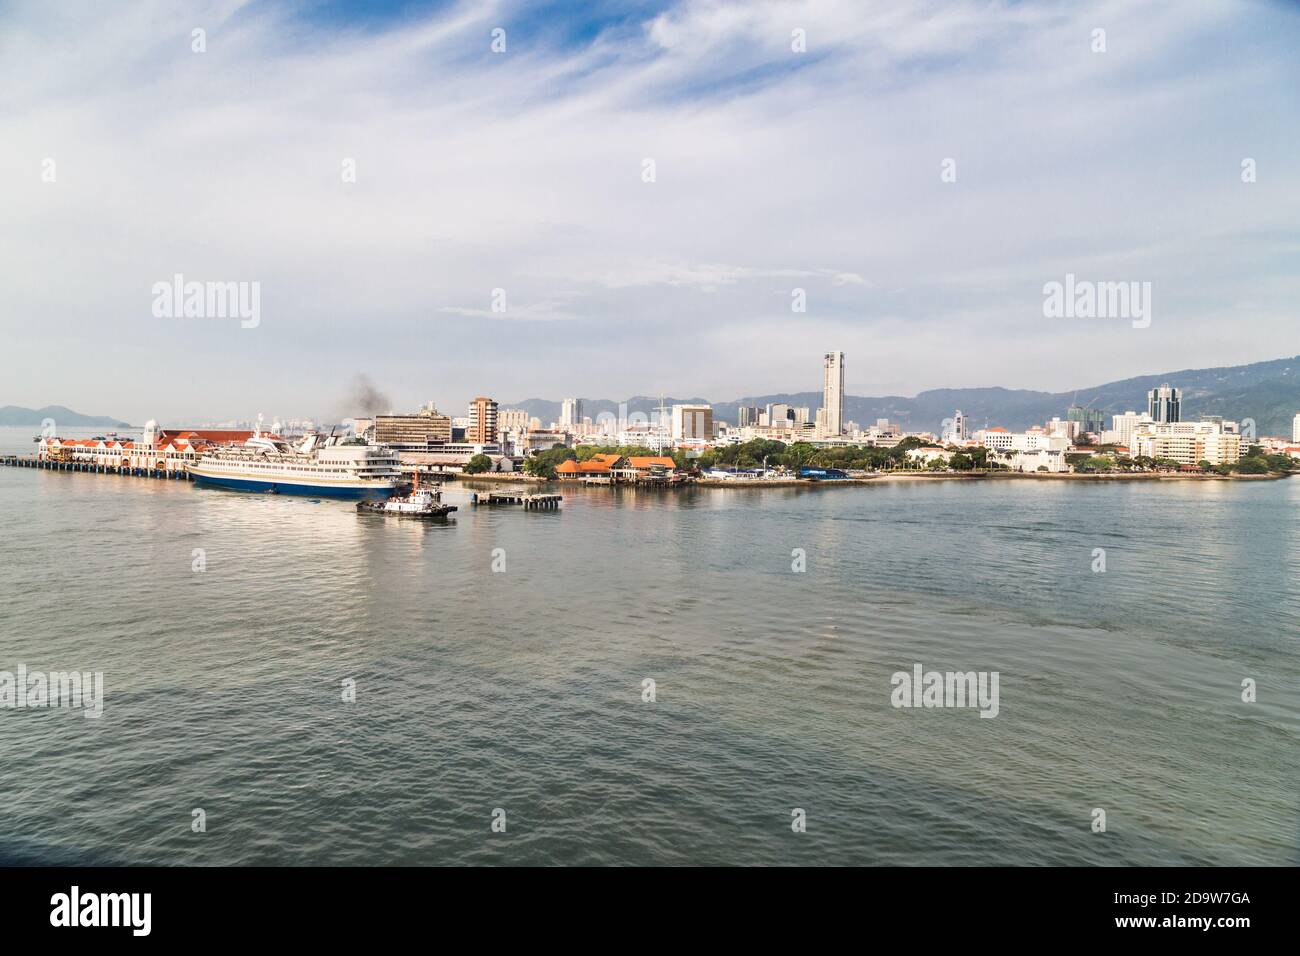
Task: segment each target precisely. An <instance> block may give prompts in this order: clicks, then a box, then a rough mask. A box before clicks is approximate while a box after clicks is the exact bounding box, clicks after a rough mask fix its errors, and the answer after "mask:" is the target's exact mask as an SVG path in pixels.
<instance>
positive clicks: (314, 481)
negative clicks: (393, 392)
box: [189, 429, 402, 500]
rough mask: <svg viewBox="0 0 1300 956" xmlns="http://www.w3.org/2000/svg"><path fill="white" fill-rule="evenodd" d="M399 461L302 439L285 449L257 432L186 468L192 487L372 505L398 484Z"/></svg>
mask: <svg viewBox="0 0 1300 956" xmlns="http://www.w3.org/2000/svg"><path fill="white" fill-rule="evenodd" d="M399 464H400V459H399V458H398V456H397V453H396V452H393V451H392V450H390V449H389V448H387V447H385V446H383V445H367V444H364V443H362V442H359V441H357V440H355V439H351V440H349V441H340V440H339V439H337V438H334V437H333V436H328V437H326V436H321V435H308V436H306V437H305V438H303V439H302V440H301V441H300V442H299V443H298V444H296V445H294V444H290V443H289V442H287V441H285V440H284V439H282V438H278V437H277V436H274V435H264V434H262V433H261V431H260V429H259V430H258V431H255V432H254V433H253V434H252V436H251V437H250V438H249V439H248V440H247V441H246V442H244V444H242V445H227V446H224V447H221V448H219V449H214V450H211V451H208V452H207V453H205V454H204V455H203V456H202V457H201V458H199V460H198V461H197V462H195V463H194V464H192V465H190V466H189V472H190V474H191V475H192V476H193V477H194V480H195V482H197V483H200V484H204V485H214V486H216V487H219V488H234V489H238V490H240V491H261V492H267V493H270V494H286V495H312V496H314V497H330V498H353V499H356V498H361V499H369V500H378V499H383V498H388V497H389V496H391V495H393V494H394V493H395V492H396V491H397V489H398V486H399V485H401V483H402V472H401V469H400V468H399V467H398V466H399Z"/></svg>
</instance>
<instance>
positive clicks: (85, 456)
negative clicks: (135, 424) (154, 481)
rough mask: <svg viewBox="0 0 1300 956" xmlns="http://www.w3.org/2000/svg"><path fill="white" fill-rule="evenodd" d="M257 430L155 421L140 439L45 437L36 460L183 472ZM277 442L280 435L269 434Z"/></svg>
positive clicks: (245, 438)
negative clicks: (176, 425)
mask: <svg viewBox="0 0 1300 956" xmlns="http://www.w3.org/2000/svg"><path fill="white" fill-rule="evenodd" d="M254 434H256V431H255V430H253V429H247V430H246V429H240V428H163V427H162V426H160V425H159V424H158V423H157V422H156V421H153V420H152V419H151V420H149V421H148V422H146V423H145V426H144V432H143V434H141V436H140V438H139V439H126V440H123V439H120V438H118V437H117V436H115V435H109V436H106V437H103V438H80V439H76V438H58V437H56V436H48V437H42V438H41V440H40V443H39V444H38V445H37V446H36V457H37V458H38V459H40V460H43V461H80V462H85V463H87V464H91V465H94V466H96V467H105V468H130V469H134V468H140V469H145V470H150V471H164V472H168V473H172V472H183V471H187V470H188V469H189V466H190V465H192V464H194V463H196V462H198V460H199V459H200V458H201V457H203V455H205V454H206V453H208V452H209V451H212V450H213V449H216V448H219V447H222V446H226V445H232V446H234V445H242V444H244V442H246V441H248V440H249V439H250V438H252V437H253V435H254ZM263 437H267V438H270V439H272V440H275V441H279V440H280V436H279V435H274V434H273V435H265V434H264V436H263Z"/></svg>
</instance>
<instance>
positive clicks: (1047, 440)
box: [972, 428, 1070, 453]
mask: <svg viewBox="0 0 1300 956" xmlns="http://www.w3.org/2000/svg"><path fill="white" fill-rule="evenodd" d="M972 437H973V438H974V439H975V441H977V442H979V443H980V444H981V445H983V446H984V447H985V448H988V449H990V450H992V451H1018V452H1022V453H1023V452H1032V451H1064V450H1065V449H1066V448H1069V447H1070V439H1069V438H1067V437H1064V436H1061V435H1051V434H1048V433H1047V432H1046V431H1045V430H1043V429H1041V428H1031V429H1029V430H1027V431H1023V432H1009V431H1007V430H1006V429H1005V428H983V429H980V430H979V431H977V432H976V433H975V434H974V435H973V436H972Z"/></svg>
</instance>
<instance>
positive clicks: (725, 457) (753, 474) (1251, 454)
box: [459, 435, 1300, 488]
mask: <svg viewBox="0 0 1300 956" xmlns="http://www.w3.org/2000/svg"><path fill="white" fill-rule="evenodd" d="M914 451H919V453H920V455H919V456H914V455H913V454H912V453H913V452H914ZM930 452H934V453H935V454H934V455H933V456H931V455H930V454H929V453H930ZM1015 454H1016V453H1015V452H1011V453H1010V455H997V454H995V453H994V452H992V451H991V450H990V449H988V448H985V447H972V446H971V445H962V446H957V445H955V444H951V443H949V444H946V445H945V444H943V443H940V442H935V441H932V440H927V439H924V438H922V437H920V436H910V435H909V436H907V437H905V438H903V440H902V441H900V442H898V443H897V444H895V445H894V446H892V447H890V448H884V447H877V446H874V445H844V446H832V447H825V446H817V445H814V444H812V443H809V442H794V443H793V444H789V445H787V444H785V443H783V442H779V441H773V440H769V439H762V438H755V439H752V440H751V441H748V442H744V443H743V444H735V445H723V446H719V447H713V448H709V449H707V450H706V451H704V452H703V453H702V454H699V455H695V456H692V455H690V454H688V453H687V452H686V451H685V450H684V449H680V448H676V449H671V450H669V451H664V452H657V451H654V450H652V449H649V448H642V447H639V446H622V445H620V446H599V445H579V446H578V447H576V448H571V447H568V446H565V445H560V444H557V445H554V446H553V447H551V448H549V449H546V450H544V451H538V452H534V453H533V454H532V455H530V456H528V457H527V458H526V459H525V460H524V462H523V470H522V472H488V471H487V469H488V468H489V467H490V466H491V461H490V459H488V458H487V457H486V456H479V458H478V459H475V460H472V461H471V462H470V465H471V466H474V467H472V468H471V467H467V468H466V470H465V472H464V473H463V474H462V475H460V476H459V477H461V478H463V479H466V480H472V479H475V478H480V479H487V480H489V481H526V482H535V483H548V484H549V482H551V481H560V482H561V483H562V484H563V483H567V482H566V481H565V480H564V479H561V478H560V477H559V472H558V469H559V467H560V466H561V465H562V464H564V463H565V462H568V461H577V462H586V461H590V460H591V459H593V458H594V457H596V456H597V455H601V456H605V457H607V458H622V457H629V458H632V457H639V456H645V457H651V458H654V457H656V456H657V460H659V461H666V460H667V459H668V458H669V457H671V459H672V462H673V464H675V466H676V476H673V475H669V476H668V478H669V480H668V481H667V482H664V481H663V479H662V478H661V479H659V480H658V481H650V482H646V484H665V483H666V484H668V485H670V486H673V487H678V486H681V485H688V484H689V485H694V486H699V487H704V488H780V487H812V486H817V487H825V486H839V485H845V486H848V485H862V484H869V483H871V482H876V481H933V480H936V479H937V480H952V479H970V480H980V481H983V480H986V479H1003V478H1007V479H1011V478H1015V479H1047V480H1049V481H1222V480H1237V479H1248V480H1255V479H1273V478H1284V477H1287V476H1288V475H1291V474H1295V473H1296V472H1297V469H1300V463H1297V462H1296V461H1294V460H1293V459H1291V458H1290V457H1288V456H1287V455H1284V454H1270V453H1268V452H1267V450H1266V449H1265V448H1263V447H1262V446H1259V445H1251V446H1249V449H1248V450H1247V453H1246V454H1244V455H1243V456H1242V457H1241V458H1240V459H1239V460H1238V461H1236V462H1233V463H1231V464H1223V465H1215V464H1212V463H1211V462H1209V461H1202V462H1200V463H1199V464H1197V465H1195V466H1189V465H1188V464H1187V463H1180V462H1178V461H1176V460H1173V459H1170V458H1150V457H1145V456H1137V457H1129V456H1128V454H1127V449H1124V448H1121V447H1119V446H1116V445H1104V444H1102V445H1098V444H1086V445H1083V444H1081V445H1078V446H1077V447H1074V448H1071V449H1068V450H1067V451H1066V452H1065V455H1064V463H1065V464H1066V465H1067V466H1068V469H1069V470H1065V471H1048V470H1047V467H1046V466H1040V467H1037V468H1035V469H1034V470H1032V471H1030V470H1020V469H1017V468H1015V467H1013V466H1014V463H1015ZM918 457H920V458H924V459H925V460H923V461H922V460H918ZM480 459H481V460H480ZM1008 459H1009V463H1008ZM814 469H815V470H817V471H821V472H823V474H822V475H820V476H819V475H818V474H808V473H807V472H809V471H811V470H814ZM723 471H725V472H730V473H732V474H731V475H726V476H724V475H721V474H718V472H723ZM826 472H833V473H834V474H833V475H827V474H825V473H826ZM683 479H684V480H683ZM618 483H619V482H615V484H618ZM629 483H634V484H640V483H641V482H639V481H632V482H629Z"/></svg>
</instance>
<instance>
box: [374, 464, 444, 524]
mask: <svg viewBox="0 0 1300 956" xmlns="http://www.w3.org/2000/svg"><path fill="white" fill-rule="evenodd" d="M455 510H456V506H455V505H444V504H442V495H441V494H440V493H439V492H437V491H430V490H428V489H427V488H421V487H420V474H419V472H416V474H415V484H414V486H413V487H412V488H411V493H410V494H409V495H402V496H400V497H396V498H389V499H387V500H386V501H358V502H357V513H358V514H366V515H388V516H390V517H394V518H445V517H447V515H449V514H451V513H452V512H453V511H455Z"/></svg>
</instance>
